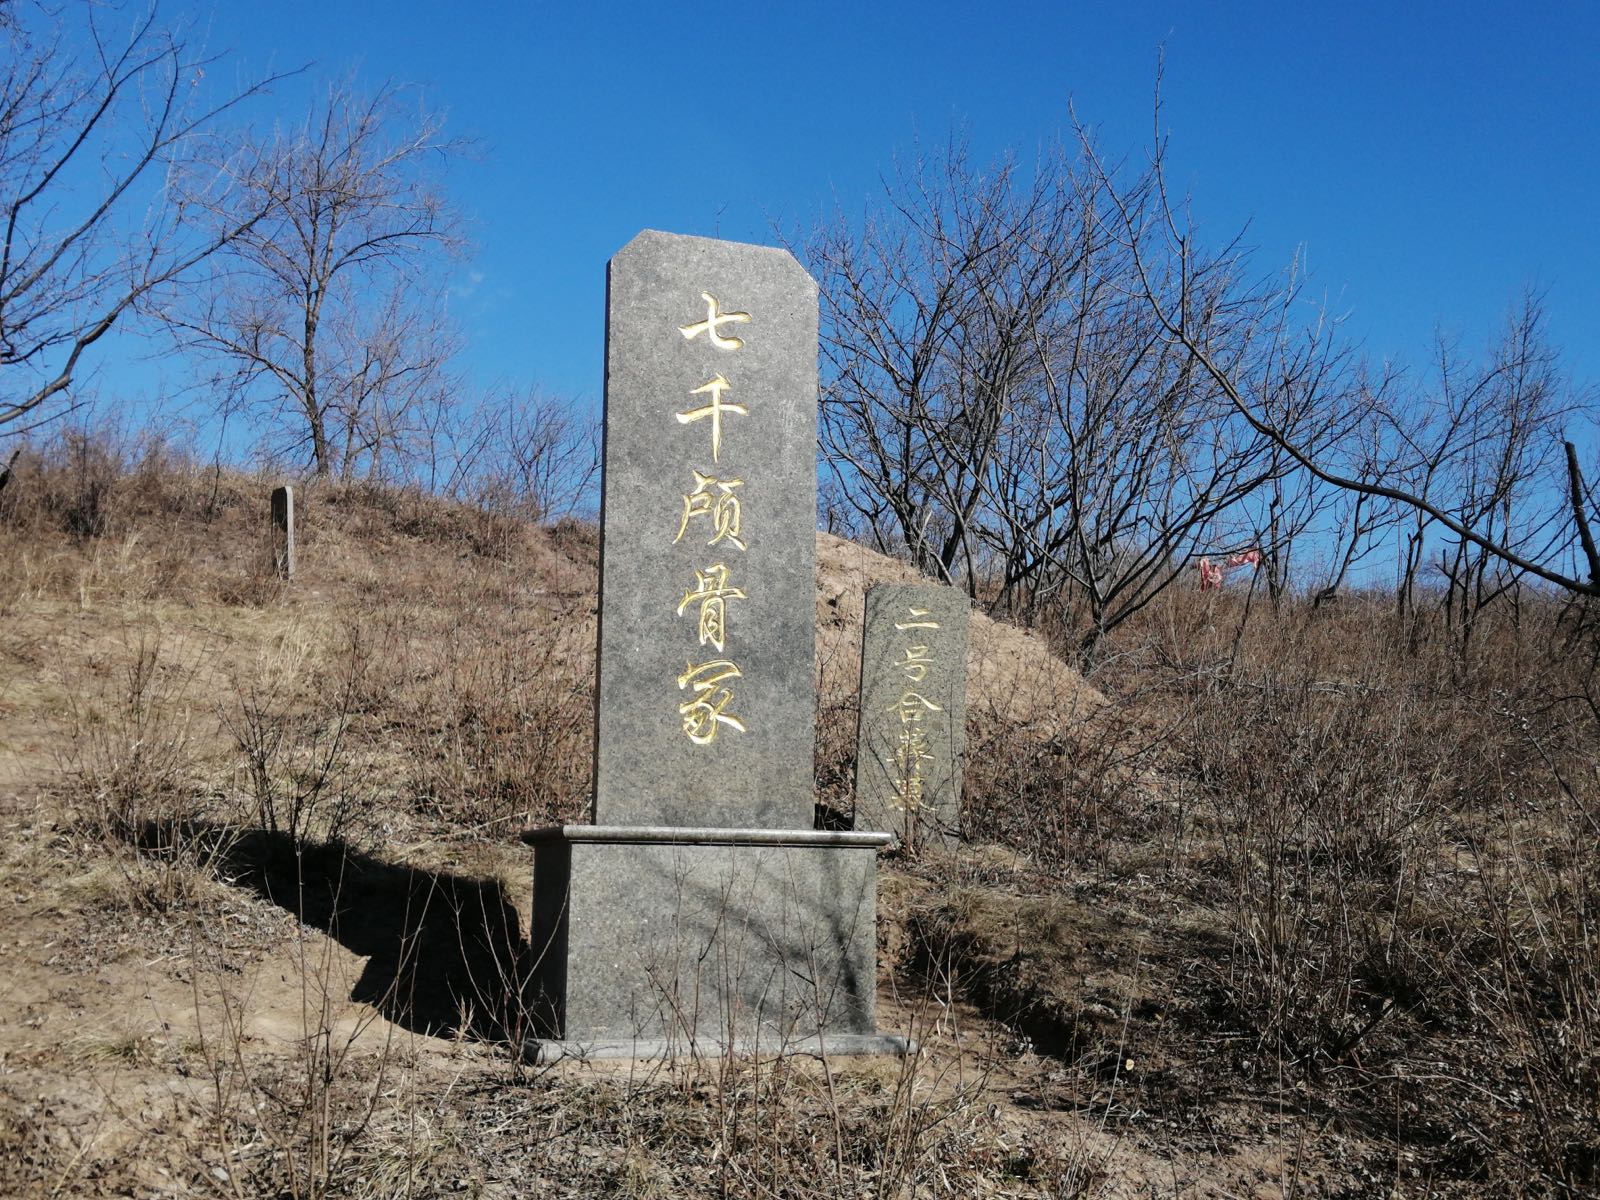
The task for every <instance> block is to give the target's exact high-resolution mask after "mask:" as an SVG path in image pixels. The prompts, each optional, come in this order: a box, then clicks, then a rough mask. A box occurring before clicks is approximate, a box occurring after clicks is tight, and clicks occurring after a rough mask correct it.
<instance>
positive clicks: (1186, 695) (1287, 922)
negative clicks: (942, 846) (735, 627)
mask: <svg viewBox="0 0 1600 1200" xmlns="http://www.w3.org/2000/svg"><path fill="white" fill-rule="evenodd" d="M19 468H20V469H19V472H18V474H17V476H16V478H15V479H14V481H13V483H12V484H11V486H9V487H7V488H6V490H5V491H4V492H3V493H0V562H3V564H4V571H3V574H0V905H3V906H4V922H3V925H0V929H3V932H0V979H3V982H0V1194H4V1195H17V1196H35V1195H37V1196H44V1195H55V1194H61V1195H130V1194H131V1195H180V1196H189V1195H223V1196H256V1195H294V1196H301V1195H324V1194H333V1195H357V1196H391V1195H419V1196H426V1195H480V1196H512V1195H541V1196H543V1195H551V1196H560V1195H572V1196H591V1195H618V1196H661V1197H668V1196H683V1195H732V1196H790V1197H810V1196H861V1195H874V1196H906V1197H911V1196H969V1195H980V1196H981V1195H1009V1196H1018V1195H1048V1196H1127V1197H1133V1196H1179V1195H1181V1196H1196V1197H1198V1196H1219V1197H1220V1196H1244V1195H1249V1196H1287V1195H1300V1196H1312V1195H1318V1196H1323V1195H1326V1196H1380V1195H1381V1196H1395V1195H1397V1196H1418V1197H1421V1196H1469V1195H1486V1196H1487V1195H1494V1196H1501V1195H1527V1196H1543V1195H1551V1196H1583V1195H1596V1194H1600V1148H1597V1146H1600V1135H1597V1132H1596V1131H1597V1129H1600V923H1597V920H1600V851H1597V846H1600V768H1597V761H1600V760H1597V758H1596V746H1597V745H1600V738H1597V737H1596V734H1597V733H1600V707H1597V701H1600V683H1597V679H1596V674H1595V655H1596V647H1597V646H1600V634H1597V629H1596V624H1597V621H1596V618H1597V616H1600V614H1597V613H1595V612H1593V611H1592V610H1581V609H1577V608H1570V607H1566V608H1564V607H1562V606H1559V605H1557V604H1555V603H1554V602H1553V601H1550V600H1547V599H1544V598H1540V597H1538V596H1528V595H1525V596H1523V597H1522V599H1521V602H1520V603H1518V604H1516V605H1511V604H1499V605H1496V606H1491V607H1490V608H1488V609H1486V610H1485V611H1484V613H1483V614H1481V616H1480V617H1479V618H1478V620H1477V622H1476V624H1475V625H1474V626H1473V627H1472V628H1471V629H1470V630H1463V629H1462V628H1461V627H1460V626H1459V624H1457V625H1455V626H1451V625H1449V624H1447V623H1446V622H1445V620H1444V619H1443V617H1442V616H1439V615H1437V614H1435V613H1433V612H1432V611H1425V612H1423V613H1422V614H1420V615H1412V616H1409V617H1407V619H1406V620H1405V621H1403V622H1402V621H1400V620H1397V618H1396V617H1395V614H1394V613H1393V611H1392V609H1391V607H1390V606H1389V604H1388V603H1387V601H1386V600H1385V599H1384V598H1383V597H1381V596H1373V597H1366V598H1360V597H1358V598H1355V599H1353V600H1351V601H1348V602H1346V603H1344V604H1342V605H1340V606H1335V607H1329V606H1324V607H1323V608H1321V609H1319V610H1313V609H1311V608H1310V607H1309V606H1307V605H1301V604H1299V603H1297V602H1286V603H1285V604H1284V605H1283V606H1282V607H1281V608H1280V609H1278V610H1277V611H1274V610H1273V608H1272V606H1270V605H1269V604H1268V603H1267V602H1266V600H1265V599H1264V598H1263V597H1261V596H1259V595H1251V594H1250V593H1249V592H1248V591H1247V590H1244V589H1239V588H1237V587H1235V588H1234V589H1233V590H1230V591H1227V592H1224V593H1221V594H1217V593H1210V594H1206V595H1200V594H1196V593H1194V592H1192V591H1190V590H1187V589H1183V590H1177V589H1174V590H1173V591H1172V592H1170V593H1169V594H1167V595H1166V596H1164V597H1163V598H1162V599H1161V600H1160V601H1158V602H1157V603H1156V604H1154V605H1152V606H1151V607H1150V609H1149V610H1148V611H1147V612H1146V613H1145V614H1143V616H1142V618H1141V620H1140V621H1138V622H1135V623H1133V626H1132V627H1124V628H1123V629H1122V630H1119V631H1118V633H1117V635H1116V637H1115V639H1114V640H1113V643H1112V644H1111V645H1110V646H1109V647H1106V648H1105V649H1104V652H1103V653H1102V654H1101V656H1100V658H1099V660H1098V664H1099V665H1097V667H1096V669H1095V670H1094V672H1093V673H1092V676H1091V677H1090V678H1088V679H1085V678H1084V677H1083V676H1082V675H1081V674H1080V673H1079V672H1078V671H1076V670H1074V669H1073V668H1072V667H1071V666H1069V665H1068V664H1067V663H1066V662H1064V661H1062V660H1061V659H1060V658H1058V657H1056V656H1055V655H1053V654H1052V653H1051V645H1052V642H1056V643H1059V644H1060V645H1063V646H1070V645H1073V644H1075V639H1074V638H1073V636H1072V634H1073V631H1072V630H1071V629H1070V628H1067V627H1066V626H1065V623H1064V622H1063V625H1062V627H1061V628H1060V629H1058V630H1052V629H1048V628H1047V629H1044V630H1042V631H1038V632H1036V633H1031V634H1030V633H1025V632H1023V631H1021V630H1017V629H1013V628H1012V627H1010V626H1007V625H1004V624H1003V623H992V622H989V621H987V620H979V621H977V623H976V625H975V628H974V632H973V638H972V646H973V650H972V659H971V662H970V663H969V681H970V682H969V695H970V712H969V727H968V747H969V756H970V761H969V762H968V765H967V789H966V796H965V801H964V805H965V808H964V813H963V822H964V827H965V829H966V830H967V833H968V838H967V840H966V842H965V843H964V844H963V846H962V847H961V848H960V850H959V851H958V852H957V853H954V854H951V855H947V856H946V855H935V854H928V855H924V856H921V857H917V858H910V857H906V856H899V857H895V858H890V859H886V860H885V861H884V862H883V863H882V875H881V879H880V899H881V903H880V929H879V943H880V955H879V959H880V1025H881V1027H883V1028H884V1029H886V1030H894V1031H905V1032H911V1033H913V1034H914V1035H915V1036H917V1037H918V1038H920V1039H921V1040H922V1043H923V1046H924V1051H923V1053H922V1054H921V1055H920V1056H919V1057H917V1058H915V1059H912V1060H909V1061H907V1062H904V1063H899V1062H885V1061H848V1062H845V1061H833V1062H827V1063H818V1062H813V1061H810V1060H784V1061H769V1062H760V1063H754V1062H726V1063H725V1062H715V1061H713V1062H693V1063H678V1064H674V1065H672V1066H670V1067H659V1066H658V1067H651V1068H646V1067H639V1066H630V1065H627V1064H622V1065H617V1064H612V1065H604V1066H575V1065H569V1066H561V1067H557V1068H553V1069H540V1070H532V1069H530V1068H528V1067H527V1066H526V1065H524V1064H523V1063H521V1062H520V1061H519V1059H518V1057H517V1056H516V1055H515V1054H514V1053H512V1052H511V1050H510V1048H509V1047H510V1046H511V1045H512V1044H514V1043H515V1042H516V1040H517V1039H518V1038H519V1037H520V1036H521V1034H522V1033H523V1031H524V1029H525V1025H526V1020H525V1014H524V1013H523V1012H522V1011H521V1008H520V1006H519V1005H518V1004H517V1003H516V1002H515V1000H514V996H515V994H516V983H517V980H518V979H519V978H520V977H521V976H522V975H523V974H524V973H525V971H526V967H527V955H528V953H529V947H528V946H527V943H526V937H527V918H528V910H529V903H530V878H529V875H530V866H531V855H530V854H529V853H528V852H527V851H526V850H525V848H524V847H522V846H521V845H520V844H519V843H518V841H517V839H516V834H517V832H518V831H519V830H520V829H521V828H522V827H523V826H525V825H527V824H530V823H540V822H547V821H557V820H574V819H582V814H583V812H584V809H585V805H586V799H587V791H588V770H589V737H590V728H591V705H592V699H591V691H590V689H591V686H592V677H593V665H594V664H593V653H594V649H593V642H594V625H593V621H594V611H595V600H596V597H595V590H594V589H595V577H596V565H597V554H598V549H597V544H596V537H595V532H594V530H593V529H591V528H589V527H586V526H583V525H581V524H576V523H568V524H564V525H560V526H556V527H553V528H542V527H539V526H537V525H535V524H533V523H530V522H527V521H523V520H519V519H514V518H512V517H508V516H504V515H495V514H490V513H486V512H481V511H478V510H475V509H472V508H469V507H465V506H460V505H454V504H450V503H446V502H444V501H440V500H437V499H432V498H428V497H424V496H419V495H415V494H404V493H396V492H389V491H383V490H378V489H364V488H351V487H341V486H334V485H317V486H312V487H310V488H308V489H306V490H305V492H304V493H303V494H302V496H301V499H300V532H301V539H300V567H301V570H300V574H299V576H298V578H297V579H296V580H295V581H294V583H293V584H290V585H283V584H280V583H278V582H276V581H274V580H272V579H270V578H268V577H267V575H266V573H265V571H264V570H263V564H264V561H265V545H264V542H263V534H264V526H265V511H266V497H267V492H268V490H269V486H270V484H269V481H267V480H264V479H260V478H253V477H248V476H244V475H239V474H234V473H229V472H226V471H224V472H214V471H206V470H199V469H195V468H193V467H190V466H188V465H186V464H184V463H181V462H177V461H172V460H169V459H166V458H164V457H163V456H162V455H161V454H159V453H151V454H146V455H143V456H142V457H140V458H139V459H138V460H137V461H132V462H125V461H121V460H119V459H117V458H116V457H115V456H114V455H111V454H110V453H109V452H107V451H106V450H105V449H104V448H103V447H98V446H96V445H93V444H79V445H76V446H65V447H63V448H61V449H60V450H59V451H57V452H53V453H52V454H50V455H48V456H44V457H41V456H39V455H33V454H30V455H29V456H27V457H25V459H24V460H23V461H22V462H21V463H20V464H19ZM906 572H907V569H906V568H905V567H904V565H903V564H898V563H895V562H892V561H890V560H888V559H884V558H882V557H881V556H878V555H874V554H872V553H871V552H870V551H868V550H866V549H864V548H862V547H858V546H853V545H851V544H850V543H846V542H841V541H840V540H838V539H834V538H829V537H826V536H825V535H823V536H819V580H818V672H819V683H820V687H819V696H818V732H819V745H818V757H817V784H818V800H819V803H823V804H829V805H837V804H839V803H841V802H843V801H844V800H845V799H846V798H847V796H848V788H849V781H850V779H851V776H852V768H853V764H852V760H851V756H852V755H853V732H854V706H855V695H854V687H855V673H856V671H857V670H858V665H857V660H856V658H855V654H856V648H855V642H854V638H855V637H856V636H858V631H859V622H860V616H861V594H862V588H863V586H864V585H865V584H866V583H869V582H871V581H873V580H876V579H892V578H905V577H907V574H906Z"/></svg>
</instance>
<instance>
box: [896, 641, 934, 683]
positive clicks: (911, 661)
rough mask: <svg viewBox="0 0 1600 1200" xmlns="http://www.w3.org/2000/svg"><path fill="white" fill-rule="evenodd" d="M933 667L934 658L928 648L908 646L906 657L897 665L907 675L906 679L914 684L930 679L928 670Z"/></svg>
mask: <svg viewBox="0 0 1600 1200" xmlns="http://www.w3.org/2000/svg"><path fill="white" fill-rule="evenodd" d="M932 665H933V657H932V656H931V655H930V654H929V653H928V648H927V647H926V646H907V647H906V656H905V657H904V658H903V659H901V660H900V661H899V662H897V663H896V664H895V666H897V667H899V668H900V669H901V670H902V671H904V672H905V673H906V678H907V679H909V680H911V682H912V683H921V682H922V681H923V680H924V679H926V678H927V677H928V668H929V667H931V666H932Z"/></svg>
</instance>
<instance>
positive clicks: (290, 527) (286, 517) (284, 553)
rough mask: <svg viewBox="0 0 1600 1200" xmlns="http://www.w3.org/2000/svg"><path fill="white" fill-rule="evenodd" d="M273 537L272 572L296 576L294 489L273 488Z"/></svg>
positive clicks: (271, 524)
mask: <svg viewBox="0 0 1600 1200" xmlns="http://www.w3.org/2000/svg"><path fill="white" fill-rule="evenodd" d="M268 536H269V537H270V538H271V554H272V572H273V574H275V575H276V576H277V577H278V578H279V579H293V578H294V489H293V488H292V487H288V486H284V487H276V488H273V489H272V519H271V521H270V522H269V525H268Z"/></svg>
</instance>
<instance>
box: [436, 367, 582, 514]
mask: <svg viewBox="0 0 1600 1200" xmlns="http://www.w3.org/2000/svg"><path fill="white" fill-rule="evenodd" d="M473 424H474V425H475V426H476V427H477V428H478V429H479V430H481V431H482V433H483V434H484V436H485V442H484V445H483V447H482V449H481V451H480V453H479V456H478V458H477V460H476V462H475V463H474V464H473V470H472V471H471V473H470V474H469V475H467V476H466V477H465V482H466V484H467V486H465V487H464V488H463V489H462V490H463V491H464V492H465V493H466V494H467V495H468V496H469V498H470V499H472V500H473V501H474V502H476V503H477V504H479V505H480V506H482V507H484V508H488V509H491V510H494V511H499V512H507V513H512V514H515V515H519V516H523V517H528V518H531V519H533V520H536V521H554V520H557V519H559V518H561V517H588V516H593V515H594V513H595V502H596V499H597V497H596V495H595V484H596V483H597V482H598V480H599V474H600V428H599V424H598V422H597V421H596V420H595V418H594V415H593V414H585V413H583V412H580V411H579V410H578V408H577V407H576V406H575V405H573V404H572V403H570V402H568V401H566V400H564V399H561V398H559V397H556V396H552V395H549V394H548V393H545V392H542V391H540V390H539V389H538V388H536V387H530V388H523V389H520V390H515V391H504V392H501V393H499V394H495V395H489V396H485V397H484V398H483V399H482V400H480V401H479V403H478V406H477V411H476V414H475V418H474V421H473Z"/></svg>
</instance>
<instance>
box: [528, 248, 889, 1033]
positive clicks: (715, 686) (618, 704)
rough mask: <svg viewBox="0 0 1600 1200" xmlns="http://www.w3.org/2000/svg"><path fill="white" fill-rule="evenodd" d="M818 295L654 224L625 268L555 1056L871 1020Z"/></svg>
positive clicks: (552, 900)
mask: <svg viewBox="0 0 1600 1200" xmlns="http://www.w3.org/2000/svg"><path fill="white" fill-rule="evenodd" d="M816 419H817V288H816V284H815V283H814V282H813V281H812V280H811V278H810V277H809V276H808V275H807V274H806V273H805V271H804V270H803V269H802V268H801V267H800V265H799V264H798V263H797V262H795V260H794V259H793V258H792V257H791V256H790V255H789V254H787V253H785V252H783V251H781V250H775V249H770V248H766V247H761V246H745V245H737V244H734V243H730V242H721V241H710V240H707V239H704V238H693V237H680V236H676V235H673V234H666V233H656V232H645V233H641V234H640V235H639V236H638V237H636V238H635V239H634V240H633V241H632V242H630V243H629V244H628V245H627V246H626V247H624V248H623V249H622V250H621V251H620V252H619V253H618V254H617V255H616V257H615V258H613V259H612V260H611V263H610V267H609V272H608V275H607V327H606V392H605V460H604V485H603V509H602V514H601V581H600V645H599V664H598V687H597V695H596V733H595V773H594V813H593V820H594V824H592V825H566V826H560V827H553V828H542V829H533V830H529V831H528V832H527V833H526V834H525V835H524V838H525V840H526V841H528V842H529V843H530V844H531V845H532V846H533V847H534V907H533V938H532V940H533V947H532V948H533V953H534V956H535V961H536V967H535V969H534V972H533V981H532V988H533V996H532V999H533V1001H534V1011H535V1012H536V1013H537V1014H538V1020H539V1023H540V1025H541V1029H540V1033H541V1035H542V1036H541V1037H540V1039H539V1040H538V1042H537V1043H536V1044H535V1046H534V1047H533V1049H534V1051H535V1053H536V1054H537V1055H538V1056H539V1057H541V1058H545V1059H549V1058H554V1057H559V1056H561V1055H565V1054H593V1055H630V1056H637V1057H650V1056H655V1055H658V1054H670V1053H674V1052H679V1051H689V1050H691V1049H692V1050H695V1051H697V1052H707V1051H710V1052H725V1051H734V1050H743V1049H755V1050H759V1051H761V1052H769V1051H770V1052H781V1051H783V1050H785V1049H796V1050H803V1049H816V1048H818V1047H821V1048H824V1049H826V1050H828V1051H829V1052H832V1053H852V1052H900V1051H903V1050H904V1048H905V1042H904V1040H903V1039H900V1038H894V1037H882V1036H879V1035H878V1034H877V1031H876V1027H875V1021H874V996H875V991H876V979H875V976H876V962H875V960H876V940H875V932H874V918H875V914H876V905H877V898H876V884H875V878H876V853H877V850H878V848H879V847H880V846H882V845H884V844H886V843H887V842H888V841H889V838H888V837H887V835H884V834H881V833H849V832H846V833H835V832H819V831H816V830H814V829H813V828H812V814H813V811H814V809H813V792H814V787H813V751H814V747H813V743H814V737H815V734H814V728H813V721H814V717H813V711H814V709H813V701H814V688H815V682H814V679H815V676H814V661H813V658H814V645H815V620H816V617H815V612H816V601H815V596H816V541H815V530H816Z"/></svg>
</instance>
